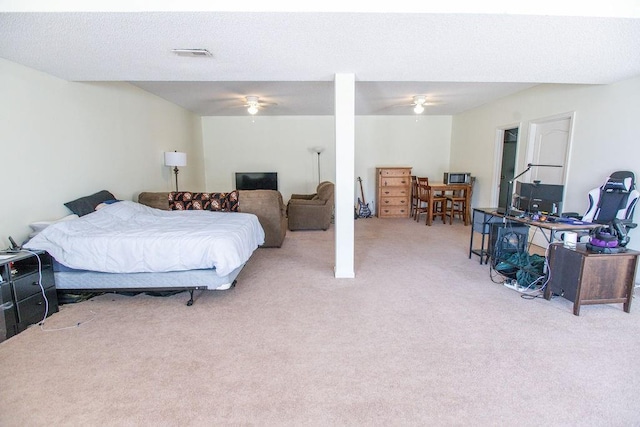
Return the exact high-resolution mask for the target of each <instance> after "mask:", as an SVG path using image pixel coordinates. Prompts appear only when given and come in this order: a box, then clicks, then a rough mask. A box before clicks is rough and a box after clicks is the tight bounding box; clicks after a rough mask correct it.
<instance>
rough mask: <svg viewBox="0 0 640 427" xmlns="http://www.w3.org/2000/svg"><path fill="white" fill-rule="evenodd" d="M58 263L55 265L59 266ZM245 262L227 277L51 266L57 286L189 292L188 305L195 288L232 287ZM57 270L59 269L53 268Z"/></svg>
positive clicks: (63, 288)
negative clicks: (60, 268)
mask: <svg viewBox="0 0 640 427" xmlns="http://www.w3.org/2000/svg"><path fill="white" fill-rule="evenodd" d="M59 266H60V264H58V267H59ZM243 267H244V264H243V265H241V266H240V267H238V268H236V269H235V270H233V271H232V272H231V273H229V274H228V275H226V276H223V277H220V276H218V275H217V274H216V271H215V269H207V270H186V271H168V272H164V273H103V272H97V271H86V270H73V269H69V268H64V267H63V270H59V268H55V266H54V273H53V274H54V277H55V282H56V289H57V290H61V291H73V292H78V293H88V292H168V291H189V301H187V305H188V306H191V305H193V302H194V299H193V291H195V290H219V291H222V290H227V289H230V288H232V287H233V286H235V284H236V278H237V277H238V274H240V271H241V270H242V268H243ZM56 270H58V271H56Z"/></svg>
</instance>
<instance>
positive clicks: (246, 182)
mask: <svg viewBox="0 0 640 427" xmlns="http://www.w3.org/2000/svg"><path fill="white" fill-rule="evenodd" d="M277 189H278V173H277V172H236V190H277Z"/></svg>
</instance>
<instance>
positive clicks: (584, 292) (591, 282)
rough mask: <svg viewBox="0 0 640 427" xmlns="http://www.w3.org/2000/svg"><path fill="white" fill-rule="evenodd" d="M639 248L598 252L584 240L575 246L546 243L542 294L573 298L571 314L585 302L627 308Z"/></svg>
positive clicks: (546, 296) (628, 306)
mask: <svg viewBox="0 0 640 427" xmlns="http://www.w3.org/2000/svg"><path fill="white" fill-rule="evenodd" d="M638 255H640V252H636V251H633V250H630V249H629V250H627V252H622V253H612V254H600V253H594V252H590V251H588V250H587V249H586V245H585V244H584V243H582V244H578V245H577V247H576V248H575V249H570V248H567V247H565V246H564V245H563V244H561V243H554V244H551V245H549V282H548V283H547V287H546V289H545V291H544V297H545V298H546V299H551V295H552V294H556V295H560V296H562V297H564V298H566V299H568V300H570V301H573V314H575V315H576V316H578V315H579V314H580V306H581V305H585V304H611V303H622V304H623V309H624V311H626V312H627V313H628V312H629V311H630V310H631V300H632V298H633V285H634V281H635V274H636V265H637V263H638Z"/></svg>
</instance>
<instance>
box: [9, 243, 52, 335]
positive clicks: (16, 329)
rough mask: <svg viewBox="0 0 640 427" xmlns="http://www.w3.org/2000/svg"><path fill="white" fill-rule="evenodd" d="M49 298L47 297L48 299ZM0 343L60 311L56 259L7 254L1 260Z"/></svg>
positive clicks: (27, 253) (40, 253)
mask: <svg viewBox="0 0 640 427" xmlns="http://www.w3.org/2000/svg"><path fill="white" fill-rule="evenodd" d="M45 297H46V298H45ZM0 303H1V304H0V341H3V340H4V339H7V338H10V337H12V336H13V335H16V334H17V333H20V332H22V331H24V330H25V329H27V327H29V326H30V325H33V324H35V323H38V322H40V321H42V320H43V319H44V317H45V314H46V315H47V316H49V315H51V314H52V313H55V312H57V311H58V297H57V294H56V286H55V280H54V277H53V268H52V260H51V257H50V256H49V254H47V253H46V252H40V251H38V252H28V251H21V252H19V253H15V254H3V257H2V259H1V260H0Z"/></svg>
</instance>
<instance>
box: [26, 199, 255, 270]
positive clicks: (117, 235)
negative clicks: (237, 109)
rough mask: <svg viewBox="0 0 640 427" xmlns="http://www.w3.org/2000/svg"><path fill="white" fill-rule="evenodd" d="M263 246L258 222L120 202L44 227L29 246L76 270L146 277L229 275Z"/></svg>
mask: <svg viewBox="0 0 640 427" xmlns="http://www.w3.org/2000/svg"><path fill="white" fill-rule="evenodd" d="M263 243H264V230H263V229H262V226H261V225H260V222H259V221H258V217H257V216H255V215H253V214H249V213H241V212H212V211H196V210H191V211H164V210H160V209H155V208H151V207H148V206H145V205H142V204H139V203H135V202H130V201H121V202H118V203H113V204H111V205H108V206H106V207H104V208H102V209H100V210H98V211H96V212H93V213H90V214H88V215H85V216H83V217H80V218H78V219H74V220H70V221H64V222H59V223H56V224H53V225H51V226H49V227H47V228H45V229H44V230H43V231H42V232H40V233H39V234H38V235H36V236H35V237H33V238H32V239H31V240H29V241H28V242H27V243H26V244H25V245H24V247H26V248H29V249H40V250H44V251H47V252H48V253H49V254H50V255H51V256H53V257H54V258H55V259H56V260H57V261H58V262H60V263H62V264H64V265H66V266H67V267H71V268H74V269H82V270H93V271H101V272H105V273H143V272H166V271H183V270H193V269H205V268H215V269H216V274H218V275H219V276H226V275H227V274H229V273H230V272H232V271H233V270H235V269H236V268H238V267H240V266H241V265H243V264H244V263H245V262H247V260H248V259H249V257H250V256H251V254H252V253H253V251H254V250H256V249H257V248H258V246H259V245H261V244H263Z"/></svg>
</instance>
